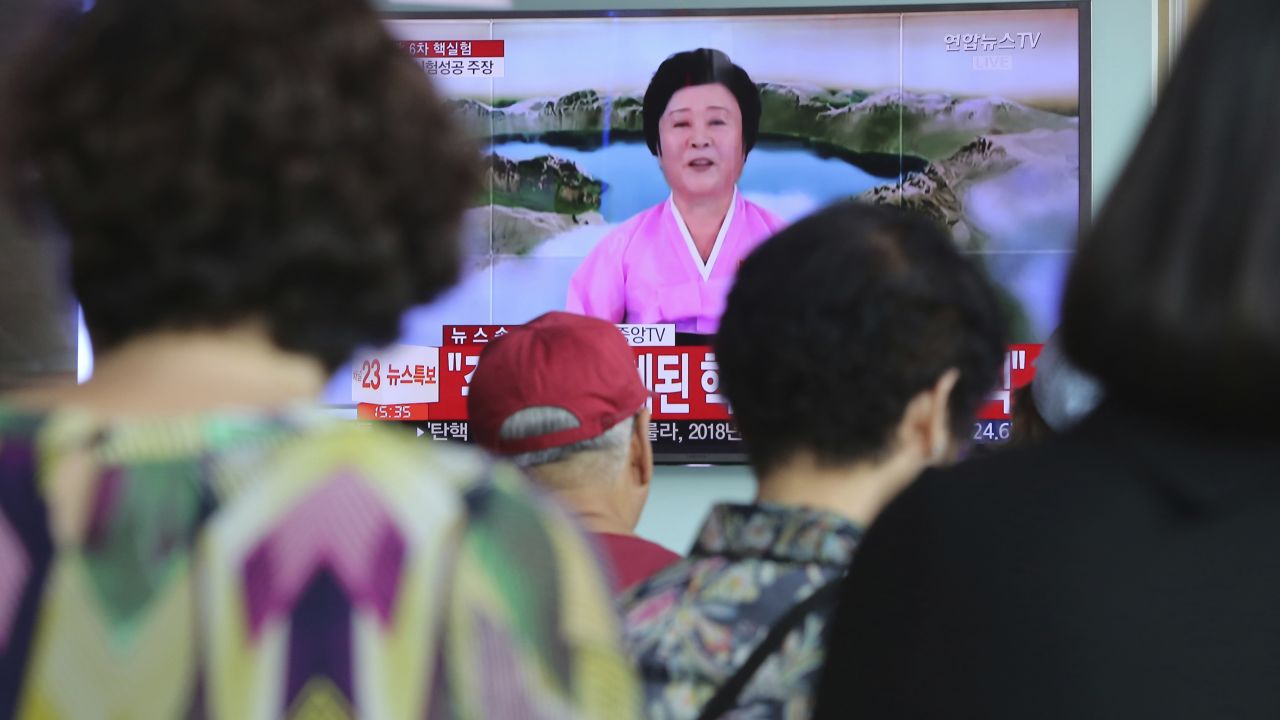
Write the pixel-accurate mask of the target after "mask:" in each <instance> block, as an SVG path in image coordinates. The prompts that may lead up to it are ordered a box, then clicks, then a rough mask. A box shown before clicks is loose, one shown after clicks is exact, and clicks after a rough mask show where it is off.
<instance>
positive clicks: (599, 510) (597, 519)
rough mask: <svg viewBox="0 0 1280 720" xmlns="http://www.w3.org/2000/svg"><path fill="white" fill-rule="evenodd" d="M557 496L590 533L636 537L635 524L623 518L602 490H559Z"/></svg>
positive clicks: (615, 504) (615, 505)
mask: <svg viewBox="0 0 1280 720" xmlns="http://www.w3.org/2000/svg"><path fill="white" fill-rule="evenodd" d="M555 493H556V495H557V496H558V497H559V498H560V501H561V502H562V503H563V504H564V506H565V507H567V508H568V509H569V511H570V512H572V513H573V514H574V516H575V517H576V518H577V519H578V523H579V524H580V525H582V527H584V528H586V530H587V531H588V532H593V533H608V534H610V535H634V534H635V531H636V528H635V523H634V522H628V521H627V519H626V518H624V517H622V513H621V512H620V511H619V509H618V507H617V503H614V502H612V501H611V498H610V497H609V496H608V495H607V493H605V492H604V491H603V490H601V489H587V488H582V489H576V490H557V491H555Z"/></svg>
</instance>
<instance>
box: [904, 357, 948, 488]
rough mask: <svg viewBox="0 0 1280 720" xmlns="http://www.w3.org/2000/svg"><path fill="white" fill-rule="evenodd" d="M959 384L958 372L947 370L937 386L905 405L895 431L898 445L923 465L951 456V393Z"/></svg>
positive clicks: (923, 391)
mask: <svg viewBox="0 0 1280 720" xmlns="http://www.w3.org/2000/svg"><path fill="white" fill-rule="evenodd" d="M959 380H960V371H959V370H957V369H955V368H947V370H946V371H945V372H943V373H942V375H940V376H938V380H937V382H935V383H934V384H933V385H931V386H930V387H927V388H925V389H924V390H921V391H920V392H919V393H916V396H915V397H913V398H911V401H910V402H908V403H907V408H906V411H905V412H903V414H902V424H901V425H899V427H898V441H899V442H900V443H902V446H903V447H904V448H908V449H913V450H914V451H915V452H916V453H918V454H919V456H920V457H921V458H922V459H923V460H924V462H926V463H927V464H931V465H932V464H935V463H939V462H942V461H944V460H946V459H947V458H948V457H950V456H951V453H952V450H953V448H952V447H951V444H952V441H953V439H954V438H952V436H951V411H950V408H951V393H952V391H953V390H955V387H956V383H957V382H958V381H959Z"/></svg>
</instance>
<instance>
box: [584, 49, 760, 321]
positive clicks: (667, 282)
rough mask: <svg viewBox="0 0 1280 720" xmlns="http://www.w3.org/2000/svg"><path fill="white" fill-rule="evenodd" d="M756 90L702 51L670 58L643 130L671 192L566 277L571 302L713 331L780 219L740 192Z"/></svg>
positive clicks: (716, 55) (621, 317)
mask: <svg viewBox="0 0 1280 720" xmlns="http://www.w3.org/2000/svg"><path fill="white" fill-rule="evenodd" d="M759 129H760V93H759V91H758V90H757V89H756V85H755V83H753V82H752V81H751V78H750V76H748V75H747V73H746V71H745V70H743V69H742V68H741V67H739V66H737V65H735V64H733V62H732V61H731V60H729V57H728V56H727V55H725V54H724V53H722V52H720V51H719V50H709V49H706V48H703V49H699V50H691V51H687V52H682V53H676V54H675V55H672V56H671V57H669V58H667V59H666V60H665V61H664V62H663V63H662V65H660V66H659V67H658V71H657V72H656V73H654V75H653V79H652V80H651V81H650V82H649V88H648V90H646V91H645V94H644V134H645V141H646V142H647V143H648V145H649V150H650V152H652V153H653V154H654V155H655V156H657V158H658V165H659V166H660V167H661V168H662V174H663V176H664V177H665V178H666V180H667V184H668V185H669V186H670V187H671V196H670V197H669V198H667V199H666V200H663V201H662V202H660V203H658V204H657V205H655V206H653V207H651V208H649V209H648V210H644V211H642V212H640V213H639V214H637V215H635V216H633V217H631V218H629V219H628V220H626V221H625V222H623V223H622V224H621V225H619V226H618V227H617V228H615V229H614V230H613V231H612V232H610V233H609V234H608V235H606V236H605V237H604V238H603V239H602V240H601V241H600V242H599V243H598V244H597V245H596V247H595V248H593V249H592V250H591V252H590V253H589V254H588V255H587V257H586V259H585V260H583V262H582V265H581V266H579V267H578V269H577V271H575V272H574V274H573V278H572V280H570V282H569V297H568V302H567V309H568V310H569V311H570V312H577V313H582V314H584V315H593V316H595V317H600V318H604V319H605V320H609V321H612V322H615V323H622V322H627V323H673V324H674V325H675V329H676V332H678V333H695V334H700V335H711V334H714V333H715V332H716V328H717V327H718V326H719V324H720V314H721V313H722V312H723V311H724V303H725V298H726V296H727V295H728V294H729V287H730V286H731V285H732V284H733V278H734V275H735V274H736V273H737V270H738V265H739V264H741V262H742V260H743V259H744V258H745V257H746V256H747V254H748V253H750V252H751V251H752V250H753V249H754V248H755V247H756V245H759V244H760V243H761V242H762V241H763V240H764V239H765V238H767V237H769V236H770V235H772V234H773V233H774V232H776V231H777V230H779V229H781V227H782V225H783V223H782V221H781V220H780V219H779V218H778V217H777V216H775V215H773V214H772V213H770V212H769V211H767V210H765V209H764V208H762V207H760V206H759V205H756V204H755V203H752V202H750V201H748V200H746V199H745V198H743V197H742V196H741V195H740V194H739V193H738V189H737V183H738V178H739V177H741V176H742V167H743V164H744V163H745V162H746V159H747V153H749V152H750V151H751V148H752V147H753V146H754V145H755V141H756V135H757V134H758V132H759Z"/></svg>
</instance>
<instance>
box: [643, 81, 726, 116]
mask: <svg viewBox="0 0 1280 720" xmlns="http://www.w3.org/2000/svg"><path fill="white" fill-rule="evenodd" d="M712 112H719V113H725V114H728V115H732V116H735V117H742V108H740V107H739V106H738V99H737V98H735V97H734V96H733V93H732V92H730V91H729V88H727V87H725V86H724V85H721V84H720V83H710V84H707V85H689V86H688V87H682V88H680V89H679V90H677V91H676V92H675V94H674V95H672V96H671V99H670V100H668V101H667V108H666V110H664V111H663V113H662V115H663V117H666V116H668V115H673V114H677V113H684V114H689V113H712Z"/></svg>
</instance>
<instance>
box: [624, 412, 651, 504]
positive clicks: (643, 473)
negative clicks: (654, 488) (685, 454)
mask: <svg viewBox="0 0 1280 720" xmlns="http://www.w3.org/2000/svg"><path fill="white" fill-rule="evenodd" d="M629 457H630V458H631V466H630V468H628V469H629V471H630V472H628V475H630V476H631V477H632V478H633V480H634V482H635V483H636V484H637V485H639V486H641V487H644V488H648V486H649V483H651V482H652V481H653V444H652V443H650V442H649V408H640V412H638V413H636V415H635V422H634V423H632V424H631V453H630V455H629Z"/></svg>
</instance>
